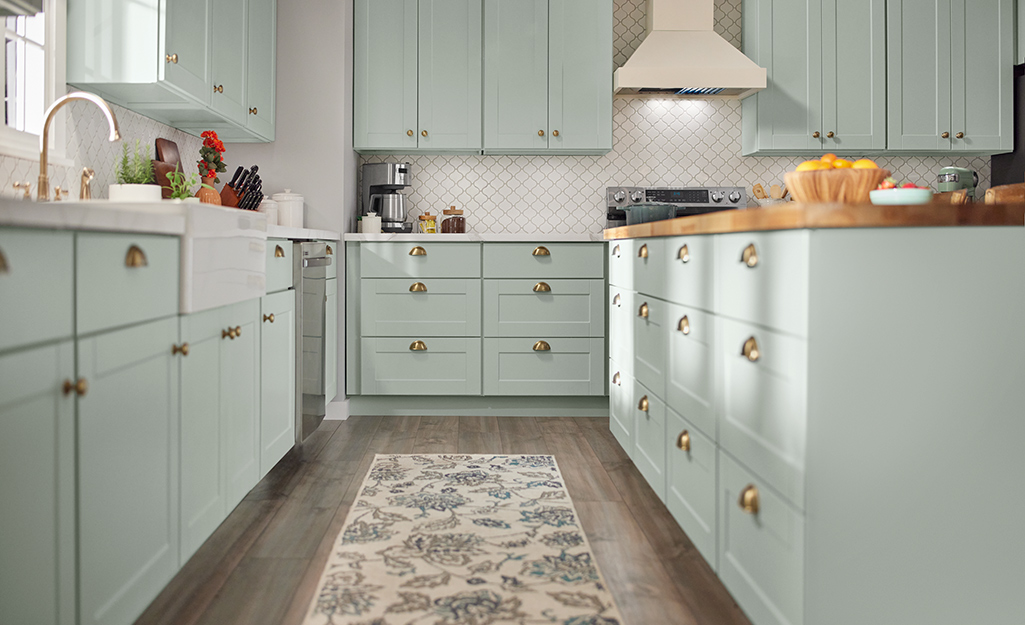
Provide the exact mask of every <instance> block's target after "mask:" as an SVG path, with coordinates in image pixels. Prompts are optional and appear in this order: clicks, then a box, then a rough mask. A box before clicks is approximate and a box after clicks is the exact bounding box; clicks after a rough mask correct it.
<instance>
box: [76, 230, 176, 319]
mask: <svg viewBox="0 0 1025 625" xmlns="http://www.w3.org/2000/svg"><path fill="white" fill-rule="evenodd" d="M75 236H76V238H77V246H76V252H75V255H76V272H75V273H76V284H77V288H76V294H77V295H76V297H77V305H76V312H77V319H78V333H79V334H88V333H90V332H97V331H100V330H106V329H109V328H116V327H119V326H126V325H129V324H133V323H141V322H143V321H149V320H152V319H158V318H160V317H166V316H169V315H175V314H177V313H178V272H179V260H178V259H179V256H178V254H179V249H180V243H179V240H178V238H177V237H165V236H155V235H139V234H101V233H78V234H76V235H75Z"/></svg>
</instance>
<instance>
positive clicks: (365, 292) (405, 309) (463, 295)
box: [360, 278, 480, 337]
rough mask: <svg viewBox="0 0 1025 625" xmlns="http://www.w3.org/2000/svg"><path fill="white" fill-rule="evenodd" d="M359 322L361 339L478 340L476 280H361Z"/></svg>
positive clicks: (478, 284)
mask: <svg viewBox="0 0 1025 625" xmlns="http://www.w3.org/2000/svg"><path fill="white" fill-rule="evenodd" d="M417 289H423V290H417ZM360 318H361V326H362V330H361V333H362V335H363V336H419V337H424V336H480V280H478V279H473V280H458V279H450V280H445V279H437V280H435V279H431V278H423V279H422V280H417V281H413V280H411V279H408V278H407V279H396V278H391V279H366V280H361V281H360Z"/></svg>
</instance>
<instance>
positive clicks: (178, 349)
mask: <svg viewBox="0 0 1025 625" xmlns="http://www.w3.org/2000/svg"><path fill="white" fill-rule="evenodd" d="M175 354H181V355H182V356H188V355H189V344H188V343H182V344H181V345H180V346H179V345H172V346H171V355H172V356H174V355H175Z"/></svg>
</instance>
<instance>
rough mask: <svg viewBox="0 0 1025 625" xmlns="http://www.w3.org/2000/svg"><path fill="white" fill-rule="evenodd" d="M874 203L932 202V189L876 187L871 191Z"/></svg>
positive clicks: (870, 194)
mask: <svg viewBox="0 0 1025 625" xmlns="http://www.w3.org/2000/svg"><path fill="white" fill-rule="evenodd" d="M868 195H869V197H870V198H872V203H873V204H880V205H885V206H909V205H911V204H928V203H929V202H932V196H933V193H932V189H876V190H875V191H872V192H870V193H869V194H868Z"/></svg>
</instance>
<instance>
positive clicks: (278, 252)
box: [274, 245, 285, 258]
mask: <svg viewBox="0 0 1025 625" xmlns="http://www.w3.org/2000/svg"><path fill="white" fill-rule="evenodd" d="M284 257H285V248H283V247H281V246H280V245H275V246H274V258H284Z"/></svg>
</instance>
